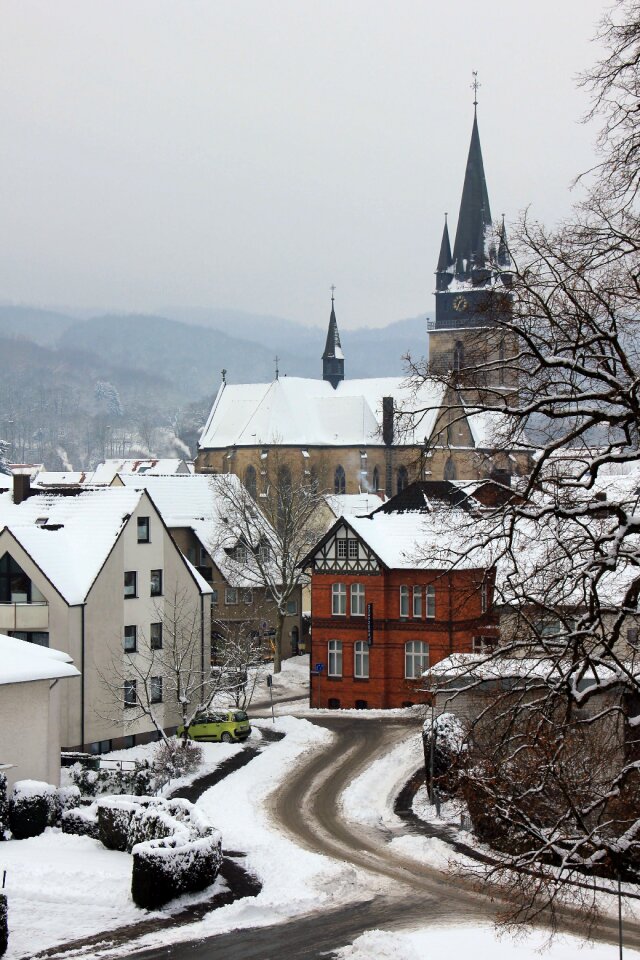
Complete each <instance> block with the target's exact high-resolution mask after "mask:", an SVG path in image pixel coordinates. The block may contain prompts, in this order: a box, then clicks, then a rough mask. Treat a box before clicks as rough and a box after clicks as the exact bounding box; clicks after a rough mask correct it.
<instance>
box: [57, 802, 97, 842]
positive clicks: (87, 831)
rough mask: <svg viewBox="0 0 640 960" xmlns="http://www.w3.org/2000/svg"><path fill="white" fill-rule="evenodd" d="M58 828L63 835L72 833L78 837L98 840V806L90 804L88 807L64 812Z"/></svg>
mask: <svg viewBox="0 0 640 960" xmlns="http://www.w3.org/2000/svg"><path fill="white" fill-rule="evenodd" d="M60 826H61V827H62V832H63V833H73V834H75V835H76V836H79V837H91V838H92V839H93V840H98V839H99V830H98V804H97V803H92V804H91V805H90V806H88V807H77V808H76V809H75V810H65V812H64V813H63V814H62V816H61V818H60Z"/></svg>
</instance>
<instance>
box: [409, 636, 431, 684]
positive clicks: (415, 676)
mask: <svg viewBox="0 0 640 960" xmlns="http://www.w3.org/2000/svg"><path fill="white" fill-rule="evenodd" d="M428 669H429V644H428V643H427V642H426V640H407V642H406V643H405V645H404V676H405V680H419V679H420V677H421V676H422V674H423V673H424V671H425V670H428Z"/></svg>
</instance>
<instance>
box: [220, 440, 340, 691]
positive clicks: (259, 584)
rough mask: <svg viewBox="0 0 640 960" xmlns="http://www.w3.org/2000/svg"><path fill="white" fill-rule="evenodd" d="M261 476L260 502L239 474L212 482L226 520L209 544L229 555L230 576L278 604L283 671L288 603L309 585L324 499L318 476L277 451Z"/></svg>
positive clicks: (278, 656)
mask: <svg viewBox="0 0 640 960" xmlns="http://www.w3.org/2000/svg"><path fill="white" fill-rule="evenodd" d="M260 473H261V476H260V480H261V488H260V489H259V490H257V491H256V493H257V496H256V500H254V499H253V497H252V496H251V495H250V494H249V493H248V491H247V490H246V489H245V487H244V486H243V485H242V484H241V483H240V481H239V480H238V478H237V477H236V476H234V475H232V474H227V475H224V476H217V477H215V478H212V483H213V484H214V485H215V487H214V489H213V490H212V495H213V496H214V497H215V500H216V504H217V509H218V513H219V517H220V521H221V522H220V524H219V530H220V537H219V542H217V543H215V544H210V545H209V546H210V548H211V550H212V553H215V552H216V551H220V550H222V551H224V552H225V554H226V556H227V563H228V568H229V570H230V572H231V573H232V575H234V576H235V577H236V578H238V579H240V580H241V581H242V583H243V584H244V585H245V586H246V587H249V588H260V589H263V590H265V591H266V592H267V595H268V596H269V597H270V598H271V599H272V600H273V603H274V606H275V611H276V626H275V637H274V664H273V669H274V673H279V672H280V669H281V661H282V637H283V626H284V621H285V618H286V616H287V604H288V602H289V601H290V600H291V599H292V598H294V596H295V594H296V592H297V590H298V588H299V587H301V586H302V585H303V584H305V583H306V582H307V577H306V574H305V573H304V571H303V570H302V569H301V567H300V563H301V561H302V560H303V559H304V557H305V556H306V554H307V553H308V552H309V550H310V549H311V547H312V546H313V545H314V544H315V543H317V541H318V540H319V539H320V537H321V536H322V535H323V533H324V532H325V529H324V523H323V519H322V516H323V514H322V508H323V506H324V495H323V492H322V490H321V484H320V481H319V480H318V478H317V477H312V476H311V474H308V473H307V472H306V471H305V469H304V467H300V468H296V467H295V466H294V465H293V464H292V463H291V462H290V461H289V460H288V458H287V457H286V454H285V453H284V452H281V451H279V450H278V448H277V447H275V448H271V449H270V451H269V456H268V458H267V460H266V461H263V464H262V466H261V471H260Z"/></svg>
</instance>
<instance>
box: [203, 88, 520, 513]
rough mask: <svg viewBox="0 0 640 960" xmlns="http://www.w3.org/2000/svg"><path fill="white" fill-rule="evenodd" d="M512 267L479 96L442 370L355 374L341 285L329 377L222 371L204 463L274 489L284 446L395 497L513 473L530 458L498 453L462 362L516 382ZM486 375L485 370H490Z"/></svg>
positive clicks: (443, 317)
mask: <svg viewBox="0 0 640 960" xmlns="http://www.w3.org/2000/svg"><path fill="white" fill-rule="evenodd" d="M508 267H509V257H508V252H507V246H506V236H505V231H504V224H503V226H502V229H501V232H500V234H499V236H498V238H494V237H493V230H492V222H491V210H490V207H489V196H488V192H487V186H486V181H485V175H484V166H483V161H482V151H481V149H480V135H479V131H478V121H477V116H476V115H475V104H474V120H473V129H472V134H471V145H470V148H469V155H468V159H467V166H466V171H465V177H464V186H463V191H462V201H461V204H460V213H459V217H458V226H457V231H456V237H455V243H454V248H453V253H452V252H451V246H450V241H449V232H448V226H447V223H446V222H445V227H444V233H443V237H442V245H441V250H440V257H439V259H438V264H437V270H436V317H435V321H433V322H432V323H431V324H430V332H429V365H430V371H431V372H432V373H433V374H434V375H433V376H432V377H426V378H425V379H424V380H423V381H422V382H421V383H420V384H419V386H418V387H417V388H416V385H415V384H411V383H409V382H408V381H407V379H406V378H404V377H376V378H367V379H358V380H350V379H349V378H348V377H347V376H346V370H345V367H346V366H347V365H348V358H345V356H344V353H343V351H342V346H341V343H340V333H339V330H338V322H337V318H336V311H335V303H334V298H333V296H332V298H331V313H330V317H329V326H328V331H327V339H326V344H325V349H324V353H323V355H322V379H311V378H302V377H286V376H285V377H279V376H278V375H277V374H276V377H275V379H274V380H273V381H272V382H271V383H252V384H230V383H226V382H225V381H224V380H223V383H222V384H221V385H220V388H219V390H218V393H217V396H216V398H215V400H214V403H213V407H212V410H211V413H210V415H209V418H208V420H207V423H206V425H205V427H204V430H203V432H202V435H201V438H200V443H199V452H198V455H197V458H196V470H197V471H198V472H200V473H234V474H236V475H237V476H239V477H240V478H241V479H242V480H243V481H244V483H245V485H246V486H247V488H248V489H249V490H250V492H251V493H252V494H253V495H254V496H258V497H259V496H260V495H261V494H263V495H266V493H267V490H266V489H263V486H266V485H267V484H268V477H269V470H268V469H267V467H268V464H269V457H270V456H271V458H272V459H273V458H274V455H275V451H277V456H278V458H284V459H285V460H286V461H287V462H288V463H289V465H290V468H291V469H292V470H294V471H296V472H297V474H298V475H299V474H300V472H301V471H302V472H303V473H304V474H307V475H308V476H309V477H310V478H313V477H314V476H315V477H317V478H318V479H319V482H321V483H322V485H323V486H325V487H326V488H327V489H328V490H329V491H330V492H333V493H335V494H344V493H346V494H356V493H379V494H381V495H386V496H387V497H389V496H393V495H395V494H397V493H399V492H401V491H402V490H404V489H405V488H406V486H407V485H408V484H409V483H410V482H412V481H414V480H427V481H429V480H442V479H448V480H454V479H458V480H477V479H483V478H485V477H489V476H494V477H500V478H503V479H504V478H506V475H508V474H511V473H512V472H514V467H515V466H516V464H517V461H518V460H519V459H520V457H519V456H516V457H509V456H507V455H505V454H503V453H502V454H496V453H495V450H494V449H493V446H492V437H493V435H494V431H495V427H496V425H497V417H496V415H493V414H487V413H479V412H474V409H477V408H476V407H475V404H476V402H477V393H476V392H475V391H474V389H473V386H474V385H473V384H472V383H470V382H468V379H469V378H465V377H464V376H463V373H465V372H466V373H468V372H469V370H473V369H476V368H477V366H478V365H480V366H482V367H483V368H486V366H487V359H489V366H490V367H491V370H490V373H489V377H490V378H491V379H492V382H493V381H494V380H495V385H496V389H497V390H498V391H499V392H501V391H504V392H505V393H508V391H509V390H512V389H513V388H514V385H513V384H510V383H508V382H505V376H504V372H503V370H501V363H500V359H501V358H502V359H503V360H504V356H505V349H506V347H505V341H504V337H502V336H501V334H500V332H499V323H498V322H497V320H498V318H499V316H500V315H501V313H500V311H504V310H508V309H509V303H510V301H509V293H508V289H509V274H508ZM502 315H503V314H502ZM494 359H495V361H496V363H495V369H494V367H492V362H493V360H494ZM502 366H504V364H503V365H502ZM482 377H483V380H484V381H486V377H487V373H486V369H484V370H483V373H482ZM452 392H453V393H452ZM452 398H453V401H452ZM452 402H453V403H455V405H456V407H457V409H456V411H455V413H453V414H452V413H451V411H450V406H451V404H452ZM523 466H524V461H523ZM320 478H321V479H320Z"/></svg>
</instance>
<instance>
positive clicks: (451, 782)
mask: <svg viewBox="0 0 640 960" xmlns="http://www.w3.org/2000/svg"><path fill="white" fill-rule="evenodd" d="M464 741H465V730H464V727H463V725H462V723H461V721H460V720H459V718H458V717H456V716H455V714H453V713H441V714H440V716H438V717H436V718H435V720H434V722H433V725H432V723H431V718H429V719H427V720H425V722H424V726H423V728H422V742H423V746H424V762H425V768H426V775H427V776H426V779H427V785H429V784H430V780H431V766H432V758H433V780H434V786H437V787H438V789H439V790H441V791H442V792H444V793H445V794H448V795H449V796H453V795H454V794H455V793H456V792H457V790H458V782H459V777H458V759H459V757H460V755H461V753H462V751H463V750H464Z"/></svg>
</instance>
